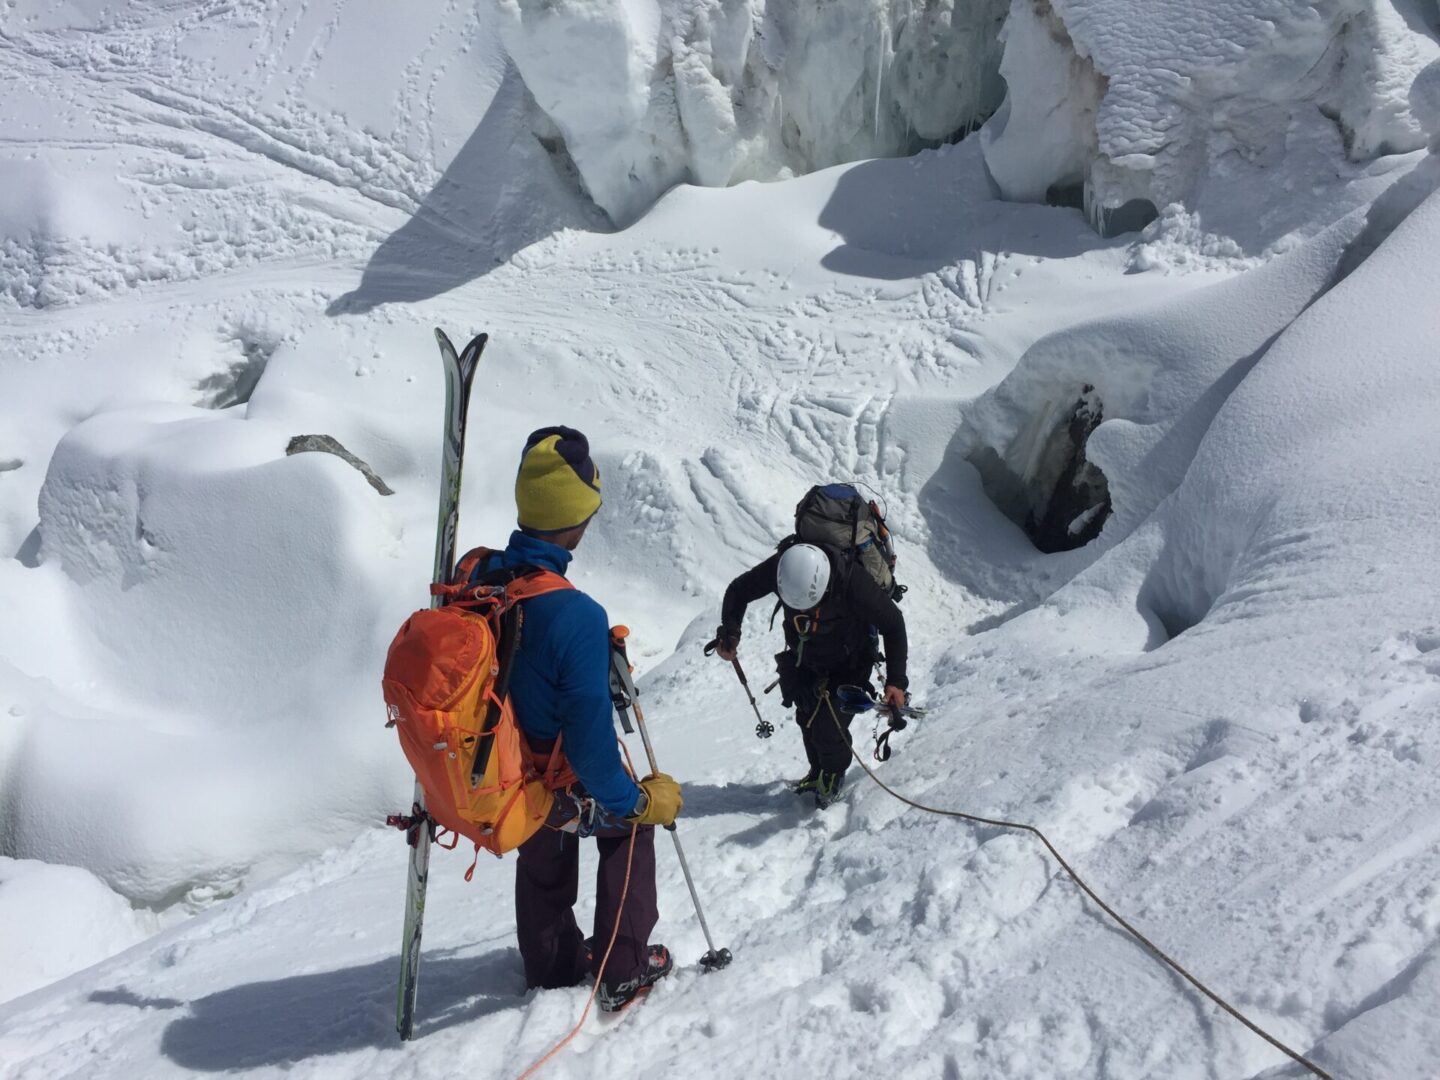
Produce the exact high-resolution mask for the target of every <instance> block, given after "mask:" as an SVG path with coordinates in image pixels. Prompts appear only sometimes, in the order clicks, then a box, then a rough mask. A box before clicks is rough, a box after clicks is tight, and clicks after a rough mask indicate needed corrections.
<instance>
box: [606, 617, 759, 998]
mask: <svg viewBox="0 0 1440 1080" xmlns="http://www.w3.org/2000/svg"><path fill="white" fill-rule="evenodd" d="M629 636H630V629H629V627H625V626H614V627H611V628H610V666H611V670H612V671H613V672H614V674H615V677H616V681H618V683H619V685H620V687H621V689H622V693H621V694H619V695H616V696H615V697H614V701H615V707H616V709H617V710H619V711H620V713H621V715H622V716H623V715H624V709H625V708H626V707H628V708H630V709H631V710H632V711H633V712H634V713H635V723H636V725H637V726H638V727H639V728H640V741H641V742H643V743H644V744H645V757H646V759H647V760H648V761H649V762H650V771H651V772H652V773H658V772H659V771H660V766H659V765H658V764H656V762H655V747H654V746H652V745H651V743H650V730H649V728H647V727H646V726H645V713H644V711H643V710H642V709H641V708H640V700H639V696H640V695H639V691H637V690H636V689H635V680H634V679H633V678H632V677H631V675H630V660H629V657H628V656H627V655H626V653H625V639H626V638H627V637H629ZM622 701H623V704H622ZM665 831H666V832H668V833H669V834H670V839H671V840H673V841H674V842H675V856H676V858H678V859H679V860H680V873H681V874H683V875H684V876H685V885H686V887H687V888H689V890H690V900H691V902H692V903H694V905H695V918H697V919H698V920H699V921H700V932H701V933H703V934H704V935H705V944H706V945H708V946H710V951H709V952H707V953H706V954H705V955H704V956H702V957H701V958H700V967H701V968H703V969H704V970H705V971H718V970H719V969H720V968H723V967H725V966H726V965H728V964H729V963H730V961H731V959H732V957H731V955H730V950H729V949H717V948H716V947H715V939H714V938H712V937H711V936H710V925H709V924H708V923H707V922H706V921H705V912H704V911H702V910H701V908H700V894H699V893H698V892H696V891H695V879H694V878H693V877H691V875H690V864H689V863H688V862H687V861H686V859H685V849H684V848H683V847H681V846H680V833H679V832H678V831H677V830H676V828H675V823H674V822H671V823H670V824H669V825H666V826H665Z"/></svg>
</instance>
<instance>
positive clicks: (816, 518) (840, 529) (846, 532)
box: [795, 484, 905, 601]
mask: <svg viewBox="0 0 1440 1080" xmlns="http://www.w3.org/2000/svg"><path fill="white" fill-rule="evenodd" d="M795 536H796V538H797V539H799V540H801V541H804V542H805V543H807V544H816V545H818V546H819V547H822V548H825V549H826V550H828V551H829V552H830V554H831V556H832V557H833V558H834V560H835V562H836V564H837V568H838V569H840V571H841V572H842V573H848V572H849V569H850V568H851V567H852V566H854V565H855V564H856V563H859V564H860V565H862V566H864V567H865V570H866V572H867V573H869V575H870V576H871V577H872V578H874V579H875V583H876V584H877V585H879V586H880V587H881V588H882V589H884V590H885V592H886V593H888V594H889V595H890V597H891V599H893V600H896V601H898V600H899V599H900V597H901V596H903V595H904V593H905V586H904V585H899V584H897V583H896V581H895V549H894V548H893V547H892V546H891V544H890V530H889V529H887V528H886V527H885V518H884V516H883V515H882V514H881V513H880V508H879V507H878V506H877V505H876V504H875V503H874V502H873V501H869V500H866V499H865V498H864V497H863V496H862V495H861V494H860V493H859V492H858V491H856V490H855V489H854V488H853V487H851V486H850V485H849V484H820V485H817V486H815V487H813V488H811V489H810V490H809V491H807V492H806V493H805V497H804V498H803V499H801V500H800V502H799V505H797V506H796V507H795Z"/></svg>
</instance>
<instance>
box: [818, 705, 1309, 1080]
mask: <svg viewBox="0 0 1440 1080" xmlns="http://www.w3.org/2000/svg"><path fill="white" fill-rule="evenodd" d="M821 698H822V700H823V701H824V703H825V705H826V707H827V708H828V709H829V710H830V716H831V718H832V719H833V720H834V721H835V726H836V727H837V728H838V729H839V730H840V734H841V736H842V737H843V738H845V742H846V744H847V745H848V746H849V747H850V756H851V757H853V758H854V759H855V761H856V763H857V764H859V766H860V768H862V769H864V770H865V775H867V776H868V777H870V779H871V780H874V781H875V783H876V784H878V785H879V786H880V788H881V790H883V791H885V792H886V793H887V794H889V795H891V796H892V797H894V798H896V799H899V800H900V801H901V802H902V803H904V804H905V805H906V806H911V807H914V808H915V809H916V810H923V811H924V812H925V813H927V814H936V815H939V816H940V817H949V818H958V819H960V820H961V821H969V822H974V823H975V824H978V825H993V826H995V827H996V828H1001V829H1014V830H1016V831H1018V832H1027V833H1030V834H1031V835H1033V836H1034V837H1035V838H1036V839H1038V840H1039V841H1040V843H1042V844H1044V845H1045V849H1046V850H1047V851H1049V852H1050V854H1051V855H1052V856H1053V857H1054V859H1055V861H1056V862H1057V863H1059V864H1060V865H1061V867H1063V868H1064V870H1065V873H1067V874H1069V875H1070V879H1071V880H1072V881H1074V882H1075V884H1076V885H1078V886H1080V890H1081V891H1082V892H1083V893H1084V894H1085V895H1086V896H1088V897H1089V898H1090V899H1091V900H1093V901H1095V903H1096V904H1097V905H1098V906H1099V908H1100V910H1101V911H1103V912H1105V914H1106V915H1108V916H1110V918H1111V919H1113V920H1114V921H1115V922H1116V923H1117V924H1118V925H1119V926H1120V927H1121V928H1122V929H1124V930H1125V931H1126V932H1127V933H1128V934H1130V936H1131V937H1133V938H1134V939H1135V940H1136V941H1138V942H1140V944H1141V945H1143V946H1145V948H1146V949H1148V950H1149V951H1150V953H1151V954H1152V955H1153V956H1155V957H1156V958H1157V959H1159V960H1161V961H1162V962H1164V963H1165V964H1166V965H1167V966H1168V967H1169V968H1170V969H1171V970H1172V971H1174V972H1175V973H1176V974H1177V975H1179V976H1180V977H1181V978H1183V979H1184V980H1185V981H1186V982H1188V983H1189V984H1190V985H1191V986H1193V987H1195V989H1197V990H1199V991H1200V992H1201V993H1202V994H1204V995H1205V996H1206V997H1207V998H1209V999H1210V1000H1211V1001H1213V1002H1214V1003H1215V1004H1216V1005H1218V1006H1219V1007H1220V1008H1221V1009H1223V1010H1224V1011H1225V1012H1227V1013H1229V1014H1230V1015H1231V1016H1233V1017H1234V1018H1235V1019H1236V1020H1238V1021H1240V1023H1242V1024H1244V1025H1245V1026H1246V1027H1247V1028H1249V1029H1250V1030H1251V1031H1253V1032H1254V1033H1255V1034H1256V1035H1259V1036H1260V1037H1261V1038H1262V1039H1264V1040H1265V1041H1266V1042H1268V1043H1269V1044H1270V1045H1271V1046H1273V1047H1275V1049H1277V1050H1279V1051H1280V1052H1282V1053H1283V1054H1285V1055H1287V1056H1288V1057H1290V1058H1291V1059H1292V1060H1294V1061H1296V1062H1298V1063H1299V1064H1300V1065H1303V1066H1304V1067H1305V1068H1307V1069H1309V1070H1310V1071H1311V1072H1312V1073H1314V1074H1315V1075H1316V1076H1318V1077H1320V1078H1321V1080H1335V1078H1334V1077H1333V1076H1331V1075H1330V1074H1329V1073H1327V1072H1326V1071H1325V1070H1324V1069H1322V1068H1321V1067H1320V1066H1319V1065H1316V1064H1315V1063H1314V1062H1313V1061H1311V1060H1310V1059H1309V1058H1307V1057H1305V1056H1304V1055H1303V1054H1301V1053H1299V1052H1298V1051H1296V1050H1292V1049H1291V1048H1290V1047H1288V1046H1286V1045H1285V1044H1284V1043H1283V1042H1281V1041H1280V1040H1279V1039H1277V1038H1276V1037H1275V1036H1273V1035H1271V1034H1270V1033H1269V1032H1268V1031H1266V1030H1265V1029H1264V1028H1262V1027H1260V1025H1258V1024H1256V1023H1255V1022H1254V1021H1253V1020H1251V1019H1250V1018H1249V1017H1247V1016H1245V1014H1244V1013H1242V1012H1240V1010H1239V1009H1237V1008H1235V1006H1233V1005H1231V1004H1230V1003H1229V1002H1228V1001H1226V1000H1225V999H1224V998H1222V997H1221V996H1220V995H1219V994H1217V993H1215V991H1213V990H1211V989H1210V988H1209V987H1208V986H1206V985H1205V984H1204V983H1203V982H1201V981H1200V980H1199V979H1197V978H1196V977H1195V976H1194V975H1192V974H1190V972H1188V971H1186V970H1185V968H1184V967H1182V966H1181V965H1180V963H1179V962H1178V961H1176V960H1174V959H1173V958H1172V957H1171V956H1169V954H1167V953H1166V952H1165V951H1164V950H1163V949H1161V948H1160V946H1158V945H1156V944H1155V943H1154V942H1153V941H1151V940H1150V939H1149V938H1148V937H1146V936H1145V935H1144V934H1142V933H1141V932H1140V931H1139V930H1137V929H1135V927H1133V926H1131V925H1130V923H1129V922H1127V921H1126V920H1125V918H1124V917H1123V916H1121V915H1120V914H1119V913H1118V912H1117V911H1116V910H1115V909H1114V908H1112V907H1111V906H1110V905H1109V904H1107V903H1105V901H1104V900H1101V899H1100V897H1099V896H1098V895H1097V894H1096V892H1095V890H1094V889H1092V888H1090V886H1089V885H1087V884H1086V883H1085V880H1084V879H1083V878H1082V877H1081V876H1080V875H1079V874H1077V873H1076V872H1075V869H1074V868H1073V867H1072V866H1071V865H1070V864H1069V863H1068V862H1066V861H1065V857H1064V856H1063V855H1061V854H1060V852H1059V851H1057V850H1056V849H1055V845H1054V844H1052V843H1050V840H1049V838H1048V837H1047V836H1046V835H1045V834H1044V833H1043V832H1041V831H1040V830H1039V829H1037V828H1036V827H1035V826H1034V825H1025V824H1022V823H1020V822H1015V821H1002V820H1000V819H998V818H987V817H980V816H979V815H978V814H966V813H963V812H961V811H959V810H941V809H938V808H936V807H933V806H925V805H923V804H921V803H918V802H916V801H915V800H914V799H909V798H906V797H905V796H904V795H901V794H900V793H899V792H898V791H896V790H895V789H894V788H892V787H890V786H889V785H888V784H886V783H885V781H883V780H881V779H880V778H879V777H878V776H876V775H875V773H874V771H873V770H871V768H870V766H869V765H866V764H865V760H864V758H862V757H861V756H860V754H859V753H858V752H857V751H856V749H855V746H854V744H853V743H851V742H850V739H849V732H848V731H847V730H846V728H845V725H844V724H842V723H841V722H840V717H839V715H838V714H837V713H836V711H835V706H834V704H833V703H831V701H830V694H829V691H822V693H821ZM819 711H820V707H819V705H817V706H816V707H815V712H816V713H817V714H818V713H819ZM810 719H811V721H813V720H814V719H815V717H814V715H812V716H811V717H810Z"/></svg>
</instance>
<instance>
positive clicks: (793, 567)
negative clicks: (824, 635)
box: [775, 544, 830, 611]
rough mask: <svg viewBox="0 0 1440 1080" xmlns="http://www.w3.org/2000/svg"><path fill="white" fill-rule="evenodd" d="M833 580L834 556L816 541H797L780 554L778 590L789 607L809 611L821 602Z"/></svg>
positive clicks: (777, 570) (776, 580)
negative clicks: (830, 558) (819, 546)
mask: <svg viewBox="0 0 1440 1080" xmlns="http://www.w3.org/2000/svg"><path fill="white" fill-rule="evenodd" d="M829 584H830V560H829V558H828V557H827V556H826V555H825V552H823V551H821V550H820V549H819V548H818V547H816V546H815V545H814V544H795V545H794V546H792V547H788V548H786V549H785V553H784V554H783V555H781V556H780V565H779V566H777V567H776V568H775V591H776V592H777V593H779V594H780V599H781V601H783V602H784V604H785V606H786V607H791V608H796V609H797V610H800V611H808V610H809V609H810V608H813V607H814V606H815V605H816V604H818V603H819V602H820V598H821V597H822V596H824V595H825V587H826V586H827V585H829Z"/></svg>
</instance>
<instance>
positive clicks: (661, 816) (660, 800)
mask: <svg viewBox="0 0 1440 1080" xmlns="http://www.w3.org/2000/svg"><path fill="white" fill-rule="evenodd" d="M684 805H685V800H684V799H683V798H681V796H680V785H679V784H677V783H676V782H675V780H674V778H673V777H671V776H669V775H667V774H666V773H663V772H662V773H654V774H652V775H650V776H647V777H645V779H644V780H641V781H640V802H639V803H638V804H637V805H636V807H635V812H634V813H633V814H631V815H630V816H629V817H627V818H626V819H625V820H626V821H628V822H630V823H631V824H632V825H663V826H664V827H666V828H669V827H670V826H671V825H674V824H675V818H676V815H678V814H679V813H680V808H681V807H682V806H684Z"/></svg>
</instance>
